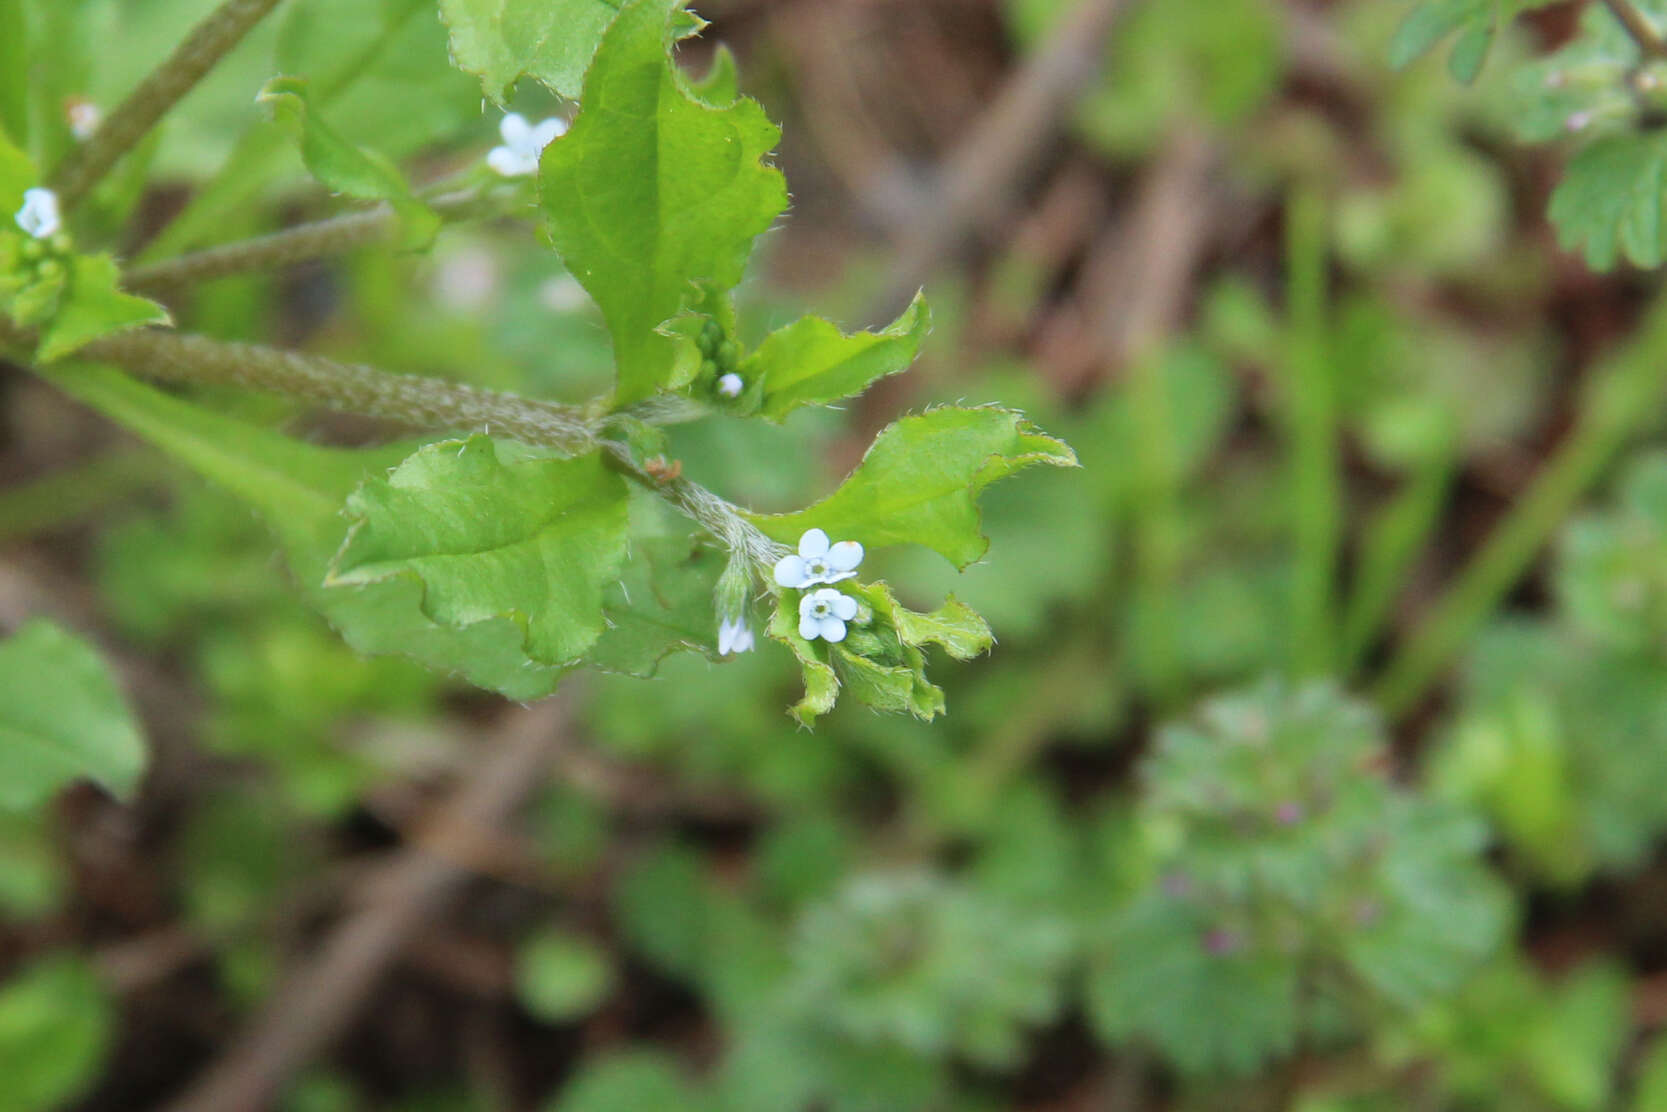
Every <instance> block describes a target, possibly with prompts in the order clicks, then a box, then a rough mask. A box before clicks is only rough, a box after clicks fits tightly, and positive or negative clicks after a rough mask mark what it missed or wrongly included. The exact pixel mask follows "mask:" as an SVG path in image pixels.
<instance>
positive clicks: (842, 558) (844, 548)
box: [828, 541, 862, 571]
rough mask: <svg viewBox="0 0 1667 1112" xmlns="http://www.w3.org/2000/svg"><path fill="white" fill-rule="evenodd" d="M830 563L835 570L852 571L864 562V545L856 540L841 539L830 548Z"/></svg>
mask: <svg viewBox="0 0 1667 1112" xmlns="http://www.w3.org/2000/svg"><path fill="white" fill-rule="evenodd" d="M828 563H830V564H832V565H833V568H834V570H835V571H850V570H851V569H852V568H855V567H856V566H857V565H858V564H860V563H862V545H860V544H858V543H857V542H856V541H840V542H839V543H838V544H836V545H834V546H833V547H832V548H830V549H828Z"/></svg>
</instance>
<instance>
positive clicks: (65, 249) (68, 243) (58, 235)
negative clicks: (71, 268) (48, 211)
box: [46, 232, 75, 255]
mask: <svg viewBox="0 0 1667 1112" xmlns="http://www.w3.org/2000/svg"><path fill="white" fill-rule="evenodd" d="M46 242H47V245H48V246H50V247H51V248H52V253H53V254H55V255H67V254H69V253H70V252H71V251H73V250H75V241H74V240H72V239H70V238H69V233H68V232H54V233H53V234H52V237H51V238H50V239H48V240H47V241H46Z"/></svg>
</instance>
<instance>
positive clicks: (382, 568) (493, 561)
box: [328, 436, 628, 664]
mask: <svg viewBox="0 0 1667 1112" xmlns="http://www.w3.org/2000/svg"><path fill="white" fill-rule="evenodd" d="M525 451H527V450H525V449H521V448H519V447H518V446H511V445H502V446H500V445H496V444H494V442H493V441H492V439H491V438H490V437H487V436H472V437H470V438H469V439H467V440H464V441H461V442H459V441H444V442H442V443H439V444H430V445H428V446H427V447H424V448H422V449H421V450H419V451H418V452H417V453H416V454H415V455H413V456H412V457H411V458H410V459H408V460H406V461H405V462H404V463H402V464H400V465H399V467H398V468H396V469H395V470H394V472H393V473H392V474H391V475H389V476H388V478H386V479H372V480H370V481H368V482H366V483H365V485H364V486H362V487H361V488H359V490H358V491H356V492H355V493H354V494H353V496H352V497H351V498H349V499H348V502H347V512H348V516H349V517H350V518H351V519H353V521H354V524H353V527H352V529H351V530H350V532H349V533H348V538H347V541H346V543H345V544H344V545H343V546H342V551H341V553H340V554H339V555H338V556H337V557H336V560H335V563H334V565H333V567H332V570H331V572H330V577H329V580H328V582H329V584H330V585H332V586H351V585H359V584H367V583H376V582H381V581H384V580H388V579H392V578H395V577H404V578H407V579H414V580H416V581H419V582H420V583H421V584H422V586H423V612H424V613H425V614H427V615H428V616H429V617H430V618H432V619H433V620H435V621H436V622H439V623H441V624H443V625H448V626H469V625H473V624H475V623H477V622H482V621H491V620H495V619H501V618H506V617H507V618H510V619H511V620H512V621H514V622H515V623H516V624H517V625H520V626H522V627H523V628H524V629H525V631H526V642H525V648H526V652H527V655H528V656H529V657H531V658H532V659H534V660H537V661H540V662H542V663H544V664H566V663H569V662H571V661H574V660H576V659H578V658H579V656H580V655H581V654H583V653H584V652H585V650H586V649H588V648H590V647H591V646H592V645H593V644H595V643H596V640H597V638H598V637H600V636H601V635H602V631H603V630H604V629H605V628H606V621H605V620H604V618H603V613H602V598H603V591H604V588H605V587H606V586H607V585H608V584H609V583H611V582H613V581H614V580H615V579H616V578H617V577H618V574H619V569H620V567H621V566H622V565H623V563H624V561H625V549H626V535H625V534H626V517H627V514H626V507H627V505H628V499H627V497H626V490H625V480H624V479H622V478H620V477H619V475H618V474H616V473H615V472H613V471H610V470H609V469H608V468H607V467H606V466H604V464H603V462H602V457H601V454H600V453H591V454H590V455H587V456H580V457H578V458H575V459H548V458H540V457H538V456H533V455H530V454H528V455H526V456H524V457H523V456H522V455H521V453H522V452H525ZM506 456H507V457H508V458H505V457H506Z"/></svg>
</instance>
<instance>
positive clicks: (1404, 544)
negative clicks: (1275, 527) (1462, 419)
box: [1340, 453, 1453, 675]
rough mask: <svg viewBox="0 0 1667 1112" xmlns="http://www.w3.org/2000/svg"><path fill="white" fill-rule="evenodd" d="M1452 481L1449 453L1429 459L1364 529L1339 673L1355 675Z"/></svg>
mask: <svg viewBox="0 0 1667 1112" xmlns="http://www.w3.org/2000/svg"><path fill="white" fill-rule="evenodd" d="M1452 481H1453V459H1452V457H1451V456H1450V455H1448V454H1446V453H1443V454H1441V455H1439V456H1435V457H1432V458H1431V459H1429V460H1427V461H1425V462H1423V463H1422V464H1420V466H1419V470H1418V471H1417V472H1416V473H1415V474H1414V475H1413V476H1412V477H1411V478H1410V479H1408V480H1407V482H1406V485H1405V486H1404V488H1403V489H1402V490H1400V491H1399V492H1398V493H1397V494H1396V496H1395V498H1394V500H1393V501H1391V502H1390V503H1389V505H1387V506H1386V507H1384V509H1383V510H1382V512H1381V513H1379V514H1378V515H1377V517H1375V518H1374V519H1373V521H1372V523H1371V525H1370V526H1368V527H1367V530H1366V538H1365V543H1364V548H1363V551H1362V553H1361V558H1360V570H1359V573H1358V574H1357V575H1356V577H1355V585H1354V592H1353V594H1351V595H1350V597H1349V602H1348V606H1347V607H1346V609H1345V610H1344V613H1343V633H1342V641H1343V643H1342V649H1341V653H1342V668H1341V669H1340V671H1341V673H1342V674H1343V675H1352V674H1354V672H1355V670H1356V669H1358V668H1359V667H1360V662H1361V660H1362V658H1364V657H1365V655H1366V652H1367V650H1368V649H1370V648H1371V647H1372V644H1373V642H1374V641H1375V640H1376V639H1377V637H1378V635H1379V634H1380V633H1381V632H1382V630H1383V627H1384V623H1385V622H1386V620H1387V619H1388V617H1389V612H1390V609H1391V607H1393V606H1394V605H1395V600H1396V598H1398V597H1399V595H1400V593H1401V588H1402V586H1403V585H1404V583H1405V580H1406V576H1407V572H1408V571H1409V570H1410V569H1411V567H1412V565H1413V562H1414V561H1415V560H1416V559H1417V558H1418V554H1419V553H1420V552H1421V551H1422V550H1423V548H1424V546H1425V544H1426V543H1427V542H1428V541H1429V539H1430V533H1431V532H1432V531H1433V530H1434V529H1435V527H1436V525H1437V524H1438V523H1439V521H1440V519H1441V509H1442V506H1443V505H1444V504H1445V503H1446V501H1447V491H1448V488H1449V487H1451V486H1452Z"/></svg>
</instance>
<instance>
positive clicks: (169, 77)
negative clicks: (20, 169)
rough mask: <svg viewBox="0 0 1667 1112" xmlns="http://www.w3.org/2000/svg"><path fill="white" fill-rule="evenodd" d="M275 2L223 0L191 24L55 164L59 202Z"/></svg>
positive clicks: (109, 162) (126, 147) (87, 186)
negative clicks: (164, 56)
mask: <svg viewBox="0 0 1667 1112" xmlns="http://www.w3.org/2000/svg"><path fill="white" fill-rule="evenodd" d="M278 2H279V0H225V2H224V3H222V4H221V5H220V6H219V7H218V8H216V9H215V10H214V11H213V12H212V13H211V14H210V15H209V16H208V17H207V18H206V19H204V20H203V21H202V22H201V23H199V24H197V26H196V27H194V28H192V30H191V33H190V34H189V35H187V36H186V38H185V41H184V42H182V43H180V44H179V45H178V46H177V47H175V48H174V52H173V53H172V54H170V55H168V57H167V59H166V60H165V61H164V62H163V63H162V64H161V65H160V66H158V67H156V69H155V70H153V71H151V74H150V76H149V77H146V78H145V79H144V80H143V81H141V82H140V83H139V87H138V88H136V89H134V90H133V92H131V93H129V94H128V97H127V99H126V100H124V101H122V103H121V104H119V105H118V106H117V107H116V108H115V110H114V111H112V112H111V113H110V115H109V116H107V117H105V120H104V123H103V124H101V125H100V126H99V128H98V130H97V131H95V132H94V133H93V134H92V136H91V138H89V139H88V140H87V141H86V142H85V143H84V144H82V145H81V146H78V147H76V148H74V149H73V150H71V151H70V153H69V154H68V155H67V156H66V157H65V158H64V161H63V162H62V163H60V164H59V165H58V168H57V170H56V171H55V172H54V173H53V175H52V188H53V189H55V190H57V193H58V200H59V202H60V203H61V204H62V205H63V206H64V207H65V208H70V207H73V206H74V204H75V202H76V201H78V200H79V199H80V198H82V197H83V196H85V195H86V194H87V193H88V192H89V191H90V190H91V189H92V188H93V186H95V185H97V184H98V182H99V180H100V179H101V178H103V177H104V175H105V173H106V172H107V171H108V170H109V169H110V167H112V166H114V165H115V164H116V163H117V162H118V161H119V160H120V159H121V157H122V156H123V155H124V154H126V153H127V152H128V151H130V150H132V149H133V147H134V145H135V144H136V143H138V142H139V140H140V139H143V138H144V137H145V134H146V133H147V132H149V131H150V129H151V128H153V127H155V126H156V123H157V121H158V120H160V119H161V118H162V117H163V116H164V115H165V114H166V113H167V112H168V110H169V109H170V108H172V107H173V106H174V105H175V104H177V103H179V100H180V98H181V97H183V96H184V95H185V94H186V93H188V92H190V91H191V88H192V87H193V86H194V85H196V84H197V82H198V81H201V80H202V78H203V75H204V74H206V73H208V71H209V70H211V69H213V68H214V66H215V64H216V63H217V62H219V61H220V59H221V58H223V57H225V55H226V52H227V51H229V50H231V49H232V47H234V46H236V45H237V44H238V43H239V42H241V41H242V40H243V36H244V35H246V34H248V33H249V31H250V29H252V28H253V27H254V26H255V24H257V23H259V22H260V21H261V20H262V19H263V18H264V17H265V16H266V14H267V13H268V12H270V11H271V10H272V9H273V8H275V7H277V5H278Z"/></svg>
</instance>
